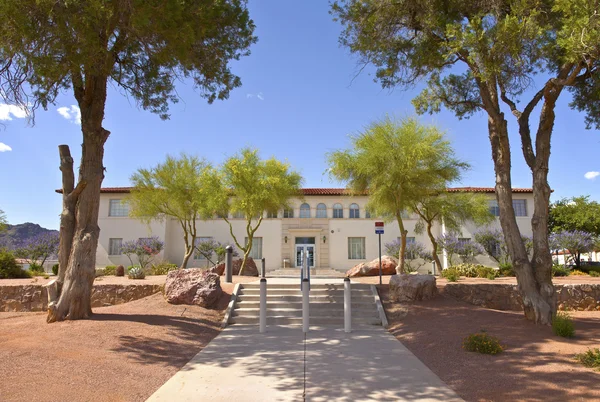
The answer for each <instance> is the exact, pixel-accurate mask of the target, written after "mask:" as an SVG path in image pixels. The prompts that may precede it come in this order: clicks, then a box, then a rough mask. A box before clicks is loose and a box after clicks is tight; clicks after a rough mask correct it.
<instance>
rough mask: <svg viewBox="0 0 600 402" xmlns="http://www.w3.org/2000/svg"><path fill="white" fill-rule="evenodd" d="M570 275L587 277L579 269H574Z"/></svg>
mask: <svg viewBox="0 0 600 402" xmlns="http://www.w3.org/2000/svg"><path fill="white" fill-rule="evenodd" d="M569 275H573V276H582V275H587V274H586V273H585V272H583V271H580V270H578V269H574V270H572V271H571V272H570V273H569Z"/></svg>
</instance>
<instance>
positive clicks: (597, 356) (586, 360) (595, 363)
mask: <svg viewBox="0 0 600 402" xmlns="http://www.w3.org/2000/svg"><path fill="white" fill-rule="evenodd" d="M575 360H577V361H578V362H579V363H581V364H583V365H584V366H585V367H589V368H593V369H596V370H598V371H600V349H598V348H594V349H588V350H587V351H585V352H584V353H579V354H576V355H575Z"/></svg>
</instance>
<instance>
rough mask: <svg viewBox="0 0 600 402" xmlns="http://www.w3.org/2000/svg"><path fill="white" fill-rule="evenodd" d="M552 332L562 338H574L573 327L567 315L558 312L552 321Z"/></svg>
mask: <svg viewBox="0 0 600 402" xmlns="http://www.w3.org/2000/svg"><path fill="white" fill-rule="evenodd" d="M552 331H554V333H555V334H556V335H558V336H562V337H563V338H573V337H574V336H575V325H574V324H573V320H572V319H571V316H570V315H569V314H568V313H565V312H562V311H559V312H558V313H557V314H556V315H555V316H554V318H553V319H552Z"/></svg>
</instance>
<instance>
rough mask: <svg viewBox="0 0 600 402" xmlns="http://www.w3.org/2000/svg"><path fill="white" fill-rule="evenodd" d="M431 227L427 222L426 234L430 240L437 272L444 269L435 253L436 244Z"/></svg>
mask: <svg viewBox="0 0 600 402" xmlns="http://www.w3.org/2000/svg"><path fill="white" fill-rule="evenodd" d="M431 227H432V225H431V222H427V236H428V237H429V240H430V241H431V252H432V254H433V261H434V262H435V266H436V267H437V270H438V272H440V273H441V272H442V270H443V269H444V267H443V266H442V263H441V262H440V257H438V255H437V250H438V244H437V241H436V240H435V237H434V236H433V233H432V231H431ZM432 273H433V272H432Z"/></svg>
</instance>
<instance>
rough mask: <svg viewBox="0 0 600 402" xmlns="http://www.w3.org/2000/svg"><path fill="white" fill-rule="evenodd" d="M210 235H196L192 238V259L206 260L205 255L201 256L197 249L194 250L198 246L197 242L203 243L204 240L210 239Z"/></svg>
mask: <svg viewBox="0 0 600 402" xmlns="http://www.w3.org/2000/svg"><path fill="white" fill-rule="evenodd" d="M211 239H212V237H202V236H200V237H196V238H195V239H194V260H196V261H201V260H206V257H205V256H203V255H202V254H201V253H199V252H198V250H196V246H198V244H200V243H203V242H205V241H209V240H211Z"/></svg>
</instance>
